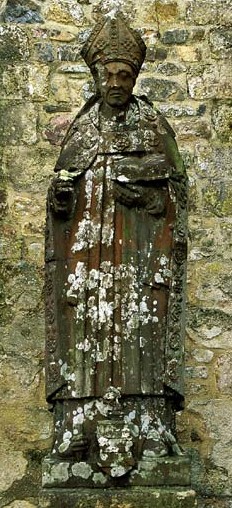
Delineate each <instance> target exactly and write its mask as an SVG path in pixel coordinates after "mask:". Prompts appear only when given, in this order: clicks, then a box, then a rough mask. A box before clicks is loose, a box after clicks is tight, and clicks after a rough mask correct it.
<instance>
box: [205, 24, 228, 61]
mask: <svg viewBox="0 0 232 508" xmlns="http://www.w3.org/2000/svg"><path fill="white" fill-rule="evenodd" d="M209 40H210V47H211V51H212V54H213V55H214V56H215V57H216V58H220V59H222V60H223V59H227V58H231V57H232V33H231V30H229V29H226V28H215V29H213V30H211V32H210V35H209Z"/></svg>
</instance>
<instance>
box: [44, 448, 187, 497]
mask: <svg viewBox="0 0 232 508" xmlns="http://www.w3.org/2000/svg"><path fill="white" fill-rule="evenodd" d="M189 485H190V460H189V458H188V457H187V456H184V455H183V456H175V457H159V458H158V457H157V458H156V459H155V460H154V458H153V459H152V460H149V459H147V460H140V461H139V462H138V465H137V467H136V468H134V469H133V470H132V471H130V472H128V473H127V474H126V475H123V476H121V477H120V476H119V477H115V478H113V477H111V476H109V475H107V474H103V472H102V471H101V469H100V468H99V467H97V465H96V464H92V465H90V464H87V463H86V462H81V461H79V462H77V461H69V460H58V459H53V458H47V459H45V460H44V462H43V465H42V486H43V487H45V488H46V489H54V488H60V489H76V488H79V487H82V488H90V487H91V488H94V489H96V488H98V489H99V488H106V487H107V488H118V487H120V488H124V487H137V486H138V487H140V486H144V487H157V486H161V487H174V486H175V487H178V488H179V487H185V488H187V487H189Z"/></svg>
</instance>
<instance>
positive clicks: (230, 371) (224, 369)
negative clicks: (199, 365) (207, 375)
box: [216, 354, 232, 395]
mask: <svg viewBox="0 0 232 508" xmlns="http://www.w3.org/2000/svg"><path fill="white" fill-rule="evenodd" d="M216 379H217V386H218V389H219V391H220V392H222V393H224V394H228V395H231V394H232V356H231V355H228V354H227V355H222V356H219V358H218V360H217V370H216Z"/></svg>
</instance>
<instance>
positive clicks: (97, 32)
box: [81, 14, 146, 107]
mask: <svg viewBox="0 0 232 508" xmlns="http://www.w3.org/2000/svg"><path fill="white" fill-rule="evenodd" d="M81 54H82V57H83V58H84V60H85V62H86V63H87V65H88V66H89V68H90V70H91V72H92V74H93V77H94V80H95V82H96V87H97V90H98V92H99V93H100V95H101V96H102V99H103V102H105V103H107V104H108V105H109V106H112V107H123V106H125V105H126V104H127V102H128V101H129V100H130V97H131V94H132V91H133V87H134V84H135V81H136V77H137V75H138V73H139V71H140V68H141V65H142V63H143V61H144V58H145V55H146V46H145V44H144V42H143V40H142V39H141V37H140V35H139V34H138V33H137V32H135V31H134V30H132V29H131V28H130V27H128V25H127V24H126V22H125V20H124V18H123V17H122V16H121V15H120V14H116V15H115V16H114V17H108V18H107V19H105V20H104V22H103V23H102V24H100V25H96V26H95V28H94V30H93V32H92V33H91V35H90V37H89V39H88V40H87V42H86V43H85V45H84V47H83V49H82V52H81Z"/></svg>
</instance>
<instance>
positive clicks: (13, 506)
mask: <svg viewBox="0 0 232 508" xmlns="http://www.w3.org/2000/svg"><path fill="white" fill-rule="evenodd" d="M7 506H8V508H36V505H35V504H32V503H30V502H28V501H20V500H16V501H13V503H10V504H8V505H7Z"/></svg>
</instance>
